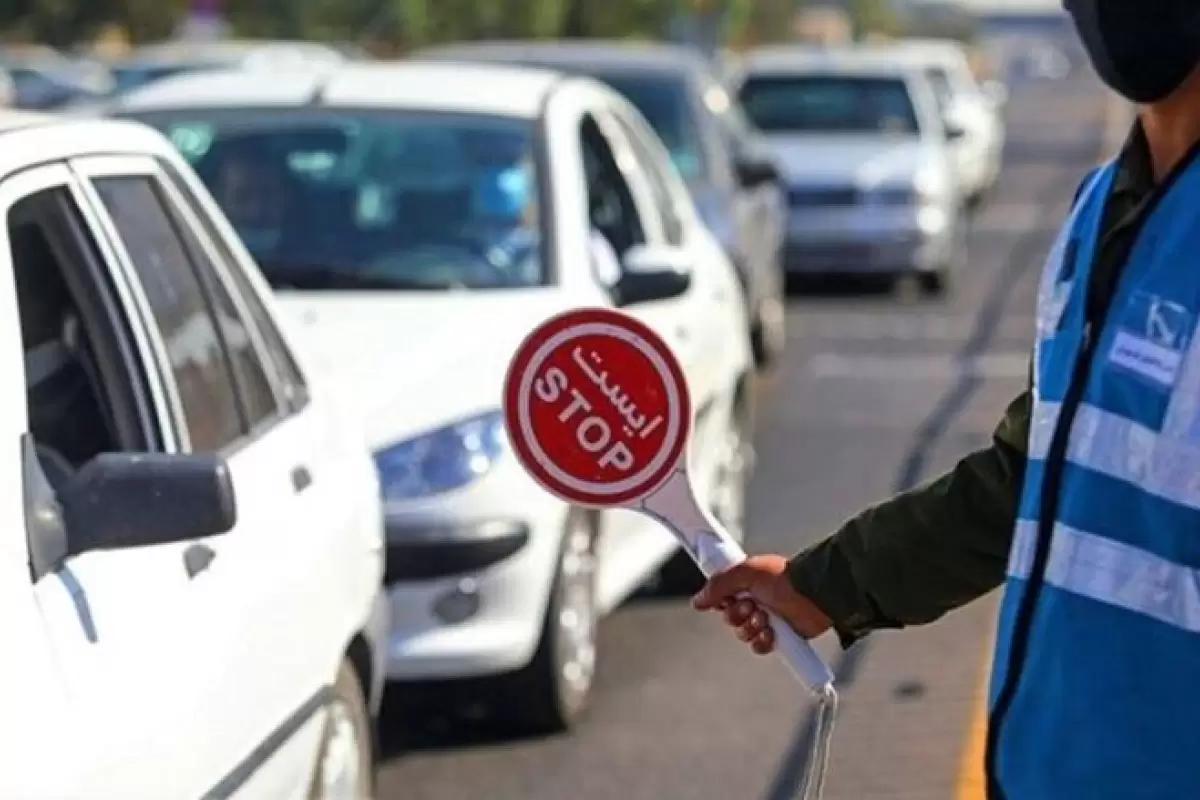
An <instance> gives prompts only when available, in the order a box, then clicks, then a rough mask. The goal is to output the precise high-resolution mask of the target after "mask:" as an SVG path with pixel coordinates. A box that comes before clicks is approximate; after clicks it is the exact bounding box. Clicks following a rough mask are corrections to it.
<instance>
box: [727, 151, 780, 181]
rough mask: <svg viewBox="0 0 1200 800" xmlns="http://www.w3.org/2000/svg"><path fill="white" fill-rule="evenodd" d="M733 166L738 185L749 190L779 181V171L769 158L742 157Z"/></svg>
mask: <svg viewBox="0 0 1200 800" xmlns="http://www.w3.org/2000/svg"><path fill="white" fill-rule="evenodd" d="M733 166H734V171H735V172H736V173H737V179H738V183H740V184H741V185H742V186H743V187H745V188H747V189H753V188H755V187H757V186H761V185H763V184H764V183H776V182H778V181H779V169H778V168H777V167H776V166H775V162H774V161H772V160H771V159H769V158H761V157H755V156H741V157H739V158H737V159H736V160H735V161H734V165H733Z"/></svg>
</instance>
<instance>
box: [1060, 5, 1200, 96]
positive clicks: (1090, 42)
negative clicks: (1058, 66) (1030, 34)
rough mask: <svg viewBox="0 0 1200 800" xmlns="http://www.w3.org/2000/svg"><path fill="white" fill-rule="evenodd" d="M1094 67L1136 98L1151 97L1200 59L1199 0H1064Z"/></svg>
mask: <svg viewBox="0 0 1200 800" xmlns="http://www.w3.org/2000/svg"><path fill="white" fill-rule="evenodd" d="M1063 5H1064V6H1065V7H1066V9H1067V13H1069V14H1070V15H1071V18H1072V19H1073V20H1074V22H1075V27H1076V29H1077V30H1078V31H1079V38H1080V39H1082V40H1083V46H1084V49H1086V50H1087V53H1088V57H1089V58H1090V59H1091V61H1092V66H1093V67H1095V69H1096V73H1097V74H1098V75H1099V76H1100V79H1101V80H1103V81H1104V82H1105V83H1106V84H1108V85H1109V87H1111V88H1112V90H1113V91H1115V92H1117V93H1118V94H1120V95H1123V96H1124V97H1125V98H1126V99H1128V100H1130V101H1131V102H1134V103H1154V102H1157V101H1159V100H1162V99H1163V98H1165V97H1167V96H1168V95H1169V94H1171V92H1173V91H1175V90H1176V89H1178V88H1179V87H1180V85H1182V84H1183V82H1184V81H1185V80H1186V79H1187V77H1188V76H1189V75H1190V74H1191V73H1192V70H1194V69H1195V68H1196V65H1197V64H1200V0H1063Z"/></svg>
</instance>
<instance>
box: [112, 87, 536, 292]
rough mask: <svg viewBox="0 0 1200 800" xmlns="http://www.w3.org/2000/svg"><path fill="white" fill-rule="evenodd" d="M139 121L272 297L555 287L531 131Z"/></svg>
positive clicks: (440, 123)
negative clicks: (182, 166) (207, 203)
mask: <svg viewBox="0 0 1200 800" xmlns="http://www.w3.org/2000/svg"><path fill="white" fill-rule="evenodd" d="M127 116H130V117H133V118H136V119H139V120H142V121H143V122H147V123H149V124H151V125H153V126H155V127H157V128H158V129H160V130H162V131H163V132H164V133H166V135H167V136H168V138H170V139H171V140H172V142H174V144H175V146H176V147H177V148H178V150H179V151H180V153H181V154H182V155H183V156H184V158H185V159H186V160H187V161H188V162H189V163H190V164H191V165H192V166H193V167H194V168H195V170H196V172H197V174H198V175H199V176H200V179H201V180H202V181H203V182H204V183H205V185H206V186H207V188H208V189H209V191H211V192H212V194H213V197H214V198H215V199H216V201H217V203H218V204H219V205H220V206H221V209H222V210H223V211H224V213H225V216H226V217H227V218H228V219H229V221H230V222H231V223H232V225H233V227H234V228H235V229H236V231H237V233H238V236H239V237H240V238H241V239H242V241H243V243H244V244H245V245H246V247H247V249H248V250H249V251H250V252H251V254H252V255H253V256H254V258H255V260H256V261H257V262H258V265H259V267H260V268H261V269H262V272H263V274H264V275H265V276H266V278H267V281H268V282H269V283H270V284H271V286H272V287H273V288H276V289H306V290H341V291H346V290H357V291H370V290H397V289H406V290H422V291H439V290H440V291H448V290H460V289H502V288H527V287H531V286H542V285H546V284H547V283H548V281H549V278H550V276H549V273H548V272H547V270H545V269H544V267H543V265H544V263H545V258H544V244H543V243H544V240H545V236H544V234H543V226H544V215H543V214H542V213H541V208H540V199H541V196H540V181H541V178H540V172H541V168H540V163H541V160H542V155H541V150H540V148H539V147H537V146H536V141H535V140H536V137H535V135H534V134H535V127H536V123H535V122H534V121H532V120H528V119H519V118H508V117H500V116H491V115H474V114H448V113H441V112H433V111H429V112H426V111H415V110H414V111H378V112H371V111H362V112H358V111H350V110H345V109H337V108H320V107H317V108H300V109H292V110H284V109H269V110H256V109H253V108H243V109H196V108H188V109H181V110H178V111H156V112H145V113H138V114H130V115H127Z"/></svg>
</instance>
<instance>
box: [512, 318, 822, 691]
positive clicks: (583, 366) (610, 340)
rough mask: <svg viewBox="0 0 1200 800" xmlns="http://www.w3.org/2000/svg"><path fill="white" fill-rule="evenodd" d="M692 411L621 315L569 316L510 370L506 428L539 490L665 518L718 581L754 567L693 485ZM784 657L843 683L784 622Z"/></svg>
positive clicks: (775, 624)
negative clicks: (723, 574)
mask: <svg viewBox="0 0 1200 800" xmlns="http://www.w3.org/2000/svg"><path fill="white" fill-rule="evenodd" d="M691 421H692V409H691V401H690V398H689V396H688V390H687V382H686V380H685V379H684V375H683V370H682V369H681V368H680V366H679V362H678V360H677V359H676V358H675V356H674V354H673V353H672V352H671V350H670V348H669V347H667V345H666V343H665V342H663V341H662V339H660V338H659V337H658V335H657V334H655V333H654V332H653V331H652V330H651V329H650V328H649V327H647V326H646V325H644V324H642V323H641V322H639V321H638V320H636V319H634V318H633V317H631V316H629V315H628V314H624V313H622V312H619V311H614V310H611V309H605V308H586V309H579V310H575V311H568V312H566V313H563V314H559V315H558V316H555V317H552V318H551V319H549V320H547V321H546V322H544V323H542V324H541V325H539V326H538V327H537V328H536V329H535V330H534V331H533V332H532V333H530V334H529V336H527V337H526V338H525V340H524V341H523V342H522V343H521V345H520V347H518V348H517V352H516V355H514V356H513V359H512V362H511V363H510V364H509V367H508V374H507V375H506V377H505V384H504V422H505V426H506V427H507V429H508V436H509V439H510V440H511V442H512V446H513V449H514V451H515V452H516V454H517V457H518V458H519V459H520V461H521V463H522V464H523V465H524V467H525V469H526V470H527V471H528V472H529V474H530V475H531V476H533V478H534V480H536V481H537V482H538V483H540V484H541V485H542V486H543V487H545V488H546V489H547V490H548V491H549V492H551V493H552V494H554V495H557V496H558V497H560V498H562V499H563V500H565V501H567V502H568V503H573V504H575V505H581V506H588V507H592V508H628V509H632V510H634V511H640V512H641V513H643V514H646V515H649V516H651V517H653V518H654V519H657V520H658V521H659V522H661V523H662V524H663V525H665V526H666V527H667V528H668V529H669V530H670V531H671V532H672V533H673V534H674V535H675V537H676V539H678V540H679V543H680V545H681V546H682V547H683V548H684V550H685V551H686V552H687V553H688V555H690V556H691V557H692V559H693V560H694V561H695V562H696V564H697V565H698V566H699V567H700V569H701V571H702V572H703V573H704V574H705V575H708V576H711V575H713V574H714V573H716V572H719V571H721V570H723V569H726V568H728V567H731V566H733V565H734V564H737V563H739V562H741V561H742V560H743V559H745V557H746V554H745V553H744V552H743V551H742V548H741V547H740V546H739V545H738V543H737V542H736V541H735V540H734V539H733V537H731V536H730V535H729V533H728V532H727V531H725V530H724V528H722V527H721V525H720V524H719V523H718V522H717V521H716V520H715V519H714V518H713V517H712V515H711V514H710V513H709V511H708V509H707V508H706V507H705V506H704V505H703V504H702V503H700V502H698V501H697V498H696V494H695V492H694V491H693V489H692V484H691V480H690V479H689V477H688V457H687V455H688V441H689V434H690V431H691ZM771 627H772V629H773V630H774V632H775V641H776V652H778V653H779V654H780V655H781V656H782V657H783V659H784V660H785V661H786V662H787V664H788V666H789V667H791V669H792V671H793V672H794V673H795V674H796V676H797V677H798V678H799V679H800V680H801V681H802V682H803V683H804V684H805V685H806V686H807V687H808V688H809V689H811V690H813V691H820V690H823V689H828V688H830V687H832V684H833V674H832V673H831V672H830V670H829V667H828V666H826V665H825V663H824V662H823V661H822V660H821V659H820V657H819V656H818V655H817V653H816V651H815V650H813V648H812V646H811V645H810V644H809V643H808V642H806V641H805V640H804V639H803V638H801V637H800V636H799V635H797V634H796V632H795V631H793V630H792V629H791V628H790V627H789V626H788V625H787V624H786V623H784V622H783V621H782V620H780V619H778V618H777V617H775V616H774V615H772V617H771Z"/></svg>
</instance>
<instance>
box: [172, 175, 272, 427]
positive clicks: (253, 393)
mask: <svg viewBox="0 0 1200 800" xmlns="http://www.w3.org/2000/svg"><path fill="white" fill-rule="evenodd" d="M162 199H163V202H164V204H165V206H166V208H167V211H168V213H169V214H170V215H171V221H172V222H173V223H174V225H175V229H176V230H177V231H178V233H179V236H180V238H181V239H182V240H183V243H184V244H185V245H186V247H187V248H188V256H189V257H190V259H191V263H192V266H193V268H194V269H195V270H196V272H197V274H198V275H199V277H200V280H201V283H202V285H203V287H204V289H205V291H206V292H207V294H208V296H209V298H210V299H211V301H212V305H213V310H214V312H215V314H216V318H217V321H218V322H219V323H220V325H221V333H222V335H223V337H224V344H225V350H226V354H227V355H228V357H229V361H230V364H231V365H232V366H233V376H234V380H235V382H236V384H237V390H238V398H239V400H240V401H241V404H242V411H243V412H244V413H245V415H246V422H247V423H248V424H249V426H250V427H251V428H256V427H258V426H259V425H261V424H262V423H264V422H266V421H268V420H272V419H274V418H276V417H278V416H279V415H280V413H281V411H282V408H281V406H280V403H279V400H278V398H277V397H276V396H275V390H274V387H273V386H272V384H271V377H270V376H271V375H272V374H273V370H270V369H269V368H268V366H267V365H266V364H265V363H264V362H263V356H262V355H261V352H260V351H259V349H258V348H257V347H256V346H255V339H254V336H253V333H254V331H255V328H254V326H253V324H252V323H251V324H247V322H246V317H245V316H243V313H242V311H241V310H240V309H239V308H238V305H237V303H236V302H234V299H233V295H232V294H231V289H230V285H229V284H228V283H227V280H228V279H226V278H223V277H222V276H223V275H228V273H229V270H228V268H224V269H221V268H218V267H217V265H215V264H214V263H213V261H212V259H213V258H214V257H215V258H220V255H219V254H217V255H215V256H210V255H209V253H210V252H211V251H210V250H208V249H205V244H204V242H202V241H201V237H202V236H204V232H203V231H200V232H197V230H196V229H195V228H193V227H192V225H191V223H190V222H187V221H185V220H186V218H185V217H184V216H183V215H182V214H181V213H180V210H179V208H178V207H177V206H176V205H175V202H176V201H175V200H174V198H173V197H172V196H170V195H168V194H166V193H164V194H163V196H162ZM204 238H205V239H206V240H207V239H208V237H207V236H204ZM209 243H210V244H211V240H209ZM236 290H237V289H236V287H235V288H234V289H233V291H236Z"/></svg>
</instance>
